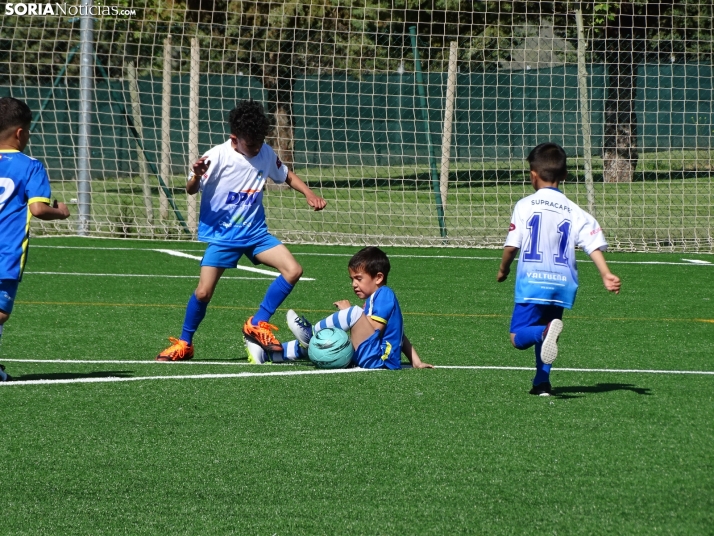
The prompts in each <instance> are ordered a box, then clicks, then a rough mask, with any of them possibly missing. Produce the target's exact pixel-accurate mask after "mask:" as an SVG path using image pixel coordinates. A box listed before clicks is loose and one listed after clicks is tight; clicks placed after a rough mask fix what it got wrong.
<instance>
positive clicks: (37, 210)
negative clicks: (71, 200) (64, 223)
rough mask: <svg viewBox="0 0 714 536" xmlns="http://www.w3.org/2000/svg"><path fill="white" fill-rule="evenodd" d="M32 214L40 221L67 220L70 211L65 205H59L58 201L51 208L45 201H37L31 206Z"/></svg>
mask: <svg viewBox="0 0 714 536" xmlns="http://www.w3.org/2000/svg"><path fill="white" fill-rule="evenodd" d="M30 214H32V215H33V216H34V217H35V218H38V219H40V220H45V221H49V220H66V219H67V218H69V209H68V208H67V205H65V204H64V203H58V202H57V201H56V200H55V202H54V203H53V204H52V206H49V205H48V204H47V203H45V202H44V201H37V202H35V203H32V204H31V205H30Z"/></svg>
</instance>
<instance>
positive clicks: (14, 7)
mask: <svg viewBox="0 0 714 536" xmlns="http://www.w3.org/2000/svg"><path fill="white" fill-rule="evenodd" d="M5 15H17V16H20V17H25V16H32V15H35V16H47V15H69V16H70V17H77V16H82V15H91V16H93V17H103V16H110V17H134V16H136V9H133V8H126V7H122V6H105V5H102V4H100V3H97V4H94V5H91V6H87V5H72V4H67V3H62V4H59V3H55V4H38V3H25V2H20V3H10V2H8V3H7V4H5Z"/></svg>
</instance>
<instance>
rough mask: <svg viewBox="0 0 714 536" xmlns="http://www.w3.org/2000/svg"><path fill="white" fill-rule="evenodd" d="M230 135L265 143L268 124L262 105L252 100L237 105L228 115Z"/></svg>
mask: <svg viewBox="0 0 714 536" xmlns="http://www.w3.org/2000/svg"><path fill="white" fill-rule="evenodd" d="M228 123H229V124H230V126H231V134H235V135H236V136H237V137H239V138H242V139H248V140H250V141H252V142H256V143H257V142H262V141H265V137H266V136H267V135H268V132H269V131H270V122H269V121H268V118H267V117H266V115H265V110H263V105H262V104H260V103H259V102H258V101H254V100H253V99H248V100H244V101H241V102H240V103H238V106H236V107H235V108H233V109H232V110H231V112H230V114H229V115H228Z"/></svg>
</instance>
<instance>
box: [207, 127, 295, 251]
mask: <svg viewBox="0 0 714 536" xmlns="http://www.w3.org/2000/svg"><path fill="white" fill-rule="evenodd" d="M203 156H205V157H207V160H208V161H209V162H210V164H209V167H208V170H207V171H206V173H204V175H203V176H202V177H201V186H200V187H201V192H202V196H201V214H200V216H199V222H198V239H199V240H200V241H202V242H209V243H212V244H220V245H225V246H236V247H243V246H248V245H250V244H251V242H253V241H254V240H255V239H256V238H257V237H258V236H260V235H262V234H264V233H267V232H268V226H267V224H266V223H265V211H264V210H263V187H264V186H265V182H266V180H267V179H268V177H270V178H271V179H273V181H275V182H278V183H282V182H285V179H287V177H288V168H287V166H286V165H284V164H283V163H282V162H281V161H280V158H278V156H277V155H276V154H275V151H273V149H272V147H270V146H269V145H268V144H265V143H264V144H263V147H261V149H260V152H259V153H258V154H257V155H256V156H254V157H253V158H246V157H245V156H243V155H242V154H240V153H239V152H237V151H236V150H235V149H233V146H232V144H231V140H228V141H227V142H226V143H222V144H221V145H217V146H216V147H214V148H212V149H211V150H209V151H208V152H206V154H204V155H203Z"/></svg>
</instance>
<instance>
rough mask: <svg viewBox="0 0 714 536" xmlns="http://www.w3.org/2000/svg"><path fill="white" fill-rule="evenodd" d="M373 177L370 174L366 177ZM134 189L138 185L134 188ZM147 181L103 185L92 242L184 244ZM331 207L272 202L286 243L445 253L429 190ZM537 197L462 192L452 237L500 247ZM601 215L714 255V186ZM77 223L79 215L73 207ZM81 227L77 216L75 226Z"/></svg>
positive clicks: (685, 187) (292, 198) (633, 192)
mask: <svg viewBox="0 0 714 536" xmlns="http://www.w3.org/2000/svg"><path fill="white" fill-rule="evenodd" d="M363 171H364V170H363ZM127 181H129V179H127ZM137 184H138V183H137V181H134V183H133V186H132V183H131V182H130V181H129V182H126V181H125V182H123V183H119V182H117V180H112V181H106V182H102V181H94V184H93V186H92V190H93V192H94V193H93V201H92V203H93V204H92V215H93V218H94V221H95V223H94V224H93V225H92V229H91V232H92V233H94V234H96V235H102V236H111V237H118V238H127V237H139V238H163V237H173V238H183V239H187V238H189V236H187V235H186V234H185V233H184V232H183V231H182V229H181V226H180V225H179V223H178V221H177V220H176V218H175V217H174V216H173V213H172V212H170V213H169V217H168V219H166V220H159V204H158V203H159V202H158V190H156V191H155V194H156V195H155V196H154V199H153V208H154V210H153V212H154V222H155V225H154V226H153V227H149V226H148V225H147V220H146V211H145V208H144V201H143V197H142V192H141V188H140V187H139V186H137ZM53 190H54V195H55V196H56V197H58V198H59V199H65V200H69V199H74V198H76V189H75V184H74V183H70V182H61V183H56V184H55V185H53ZM315 191H316V192H318V193H319V194H320V195H322V196H324V197H325V199H327V201H328V206H327V208H326V209H325V210H324V211H322V212H319V213H316V212H313V211H311V210H310V209H309V207H308V206H307V204H306V203H305V201H304V198H303V197H302V196H301V195H300V194H297V193H296V192H294V191H292V190H270V191H268V192H266V194H265V197H264V204H265V207H266V212H267V215H268V223H269V225H270V227H271V229H272V230H273V232H275V233H276V234H277V235H278V236H279V237H281V238H282V239H284V240H287V241H292V242H300V243H314V244H335V243H343V244H361V243H363V242H364V237H369V238H371V239H372V240H374V241H379V242H380V243H388V244H391V245H434V246H438V245H441V244H442V242H443V240H442V238H441V235H440V231H439V225H438V220H437V215H436V208H435V205H434V196H433V194H432V193H431V192H429V191H428V190H415V189H408V188H407V189H399V190H398V189H389V188H377V187H375V188H360V187H355V188H350V189H346V188H319V187H317V188H315ZM564 191H565V193H566V194H567V195H568V196H569V197H570V198H572V199H573V200H574V201H575V202H576V203H578V204H579V205H580V206H582V207H583V208H585V209H587V208H588V199H587V193H586V189H585V185H584V184H582V183H566V184H565V186H564ZM531 193H532V190H531V188H530V185H529V184H525V183H521V182H508V183H505V184H499V185H491V186H472V185H468V184H456V185H454V186H453V187H452V188H451V189H450V190H449V194H448V197H447V204H446V219H445V223H446V228H447V230H448V238H449V244H450V245H452V246H466V247H473V246H480V247H500V246H501V245H502V243H503V240H504V232H505V231H504V230H505V229H507V227H508V222H509V221H510V216H511V211H512V209H513V205H514V204H515V203H516V201H518V200H519V199H521V198H522V197H524V196H526V195H530V194H531ZM594 193H595V205H594V212H595V214H596V216H597V217H598V220H599V222H600V224H601V225H602V226H603V228H604V229H605V232H606V234H607V237H608V241H609V242H610V244H611V247H612V249H614V250H623V251H698V252H712V251H714V241H713V240H712V235H713V234H714V233H713V230H712V229H713V227H714V212H713V211H712V207H713V206H714V189H713V188H712V180H711V178H700V179H680V180H666V181H665V180H663V181H656V182H633V183H617V184H603V183H596V184H595V186H594ZM175 195H176V203H177V205H178V210H179V212H180V213H181V214H182V215H183V217H184V219H188V216H187V214H188V211H187V206H186V205H187V201H186V199H187V197H186V195H185V194H184V193H181V192H180V191H178V190H176V191H175ZM70 208H71V210H72V212H73V213H75V214H76V212H77V207H76V206H71V207H70ZM75 217H76V216H75ZM74 221H75V220H74V218H73V219H70V220H68V222H61V223H55V222H53V223H49V224H48V223H42V224H40V223H39V222H36V223H35V224H34V225H35V231H36V233H38V234H42V233H44V234H56V233H64V234H74V232H75V231H74V227H73V225H76V224H75V223H72V222H74Z"/></svg>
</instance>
